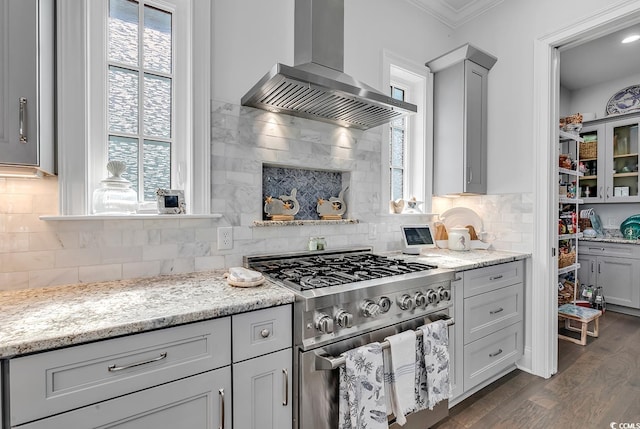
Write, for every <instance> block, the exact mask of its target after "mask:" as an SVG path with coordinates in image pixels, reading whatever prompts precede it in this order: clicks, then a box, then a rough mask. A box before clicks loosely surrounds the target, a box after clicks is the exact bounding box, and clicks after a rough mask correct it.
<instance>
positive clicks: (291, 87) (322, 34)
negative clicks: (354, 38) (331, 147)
mask: <svg viewBox="0 0 640 429" xmlns="http://www.w3.org/2000/svg"><path fill="white" fill-rule="evenodd" d="M295 16H296V22H295V62H296V65H295V66H294V67H290V66H287V65H284V64H281V63H278V64H276V65H275V66H273V67H272V68H271V70H270V71H269V72H268V73H267V74H266V75H265V76H264V77H263V78H262V79H260V81H259V82H258V83H257V84H256V85H254V86H253V88H251V90H249V92H247V94H245V96H244V97H242V101H241V103H242V105H243V106H252V107H257V108H260V109H264V110H268V111H272V112H278V113H285V114H288V115H293V116H300V117H303V118H307V119H315V120H319V121H323V122H328V123H331V124H336V125H340V126H343V127H352V128H357V129H361V130H366V129H369V128H373V127H377V126H379V125H382V124H385V123H388V122H391V121H392V120H394V119H397V118H400V117H402V116H407V115H409V114H412V113H415V112H416V111H417V106H415V105H413V104H411V103H407V102H403V101H399V100H395V99H393V98H391V97H389V96H387V95H385V94H383V93H381V92H380V91H378V90H376V89H374V88H372V87H370V86H368V85H366V84H364V83H362V82H359V81H358V80H356V79H354V78H353V77H351V76H349V75H347V74H345V73H344V72H343V63H344V58H343V56H344V0H296V2H295Z"/></svg>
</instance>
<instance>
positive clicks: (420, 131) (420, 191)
mask: <svg viewBox="0 0 640 429" xmlns="http://www.w3.org/2000/svg"><path fill="white" fill-rule="evenodd" d="M382 79H383V87H384V88H390V87H391V85H394V86H397V87H400V88H403V89H405V101H407V102H409V103H412V104H415V105H416V106H418V111H417V112H416V113H415V114H414V115H411V116H409V117H408V123H407V142H406V152H405V177H404V181H405V183H404V192H405V195H404V197H403V198H405V199H409V198H411V197H416V199H417V200H418V201H424V204H423V205H422V206H421V208H422V211H423V212H424V213H429V212H430V211H431V196H432V194H433V135H432V133H431V132H430V131H431V130H433V118H432V117H431V115H428V114H427V113H428V112H432V111H433V108H432V107H433V77H432V75H431V73H430V72H429V70H428V69H427V68H426V67H425V66H424V65H420V64H416V63H414V62H412V61H410V60H407V59H405V58H402V57H401V56H399V55H397V54H395V53H392V52H390V51H386V50H385V51H383V76H382ZM389 144H390V127H384V132H383V148H382V163H383V169H382V170H383V174H382V196H383V197H382V203H381V210H382V211H383V212H384V213H388V212H389V204H388V201H389V200H390V199H391V195H390V189H389V188H390V183H391V178H390V168H389Z"/></svg>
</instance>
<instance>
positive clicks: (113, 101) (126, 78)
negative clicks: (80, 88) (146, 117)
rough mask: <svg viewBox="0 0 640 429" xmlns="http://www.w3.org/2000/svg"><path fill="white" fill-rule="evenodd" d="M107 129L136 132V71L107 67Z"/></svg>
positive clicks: (129, 132)
mask: <svg viewBox="0 0 640 429" xmlns="http://www.w3.org/2000/svg"><path fill="white" fill-rule="evenodd" d="M109 131H112V132H121V133H128V134H136V133H137V132H138V72H135V71H131V70H125V69H123V68H120V67H113V66H111V67H109Z"/></svg>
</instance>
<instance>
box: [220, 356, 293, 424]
mask: <svg viewBox="0 0 640 429" xmlns="http://www.w3.org/2000/svg"><path fill="white" fill-rule="evenodd" d="M291 354H292V350H291V349H290V348H289V349H285V350H281V351H279V352H276V353H271V354H268V355H264V356H261V357H257V358H254V359H249V360H246V361H244V362H241V363H238V364H234V365H233V398H234V400H233V425H234V427H236V428H239V429H284V428H290V427H291V425H292V414H291V359H292V356H291Z"/></svg>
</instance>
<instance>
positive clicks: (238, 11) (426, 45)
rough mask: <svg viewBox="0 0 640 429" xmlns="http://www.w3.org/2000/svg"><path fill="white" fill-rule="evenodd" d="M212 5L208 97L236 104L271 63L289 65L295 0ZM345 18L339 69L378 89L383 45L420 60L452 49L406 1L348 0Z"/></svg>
mask: <svg viewBox="0 0 640 429" xmlns="http://www.w3.org/2000/svg"><path fill="white" fill-rule="evenodd" d="M212 9H213V10H212V15H213V16H212V22H213V25H214V27H213V59H212V62H213V65H212V98H213V99H214V100H216V101H221V102H227V103H233V104H240V98H241V97H242V96H243V95H244V94H245V93H246V92H247V91H248V90H249V89H250V88H251V87H252V86H253V85H254V84H255V83H256V82H257V81H258V80H259V79H260V78H261V77H262V76H263V75H264V74H266V73H267V71H268V70H269V69H270V68H271V67H272V66H273V65H274V64H275V63H277V62H281V63H283V64H286V65H293V53H294V47H293V37H294V34H293V25H294V16H293V15H294V1H293V0H268V1H264V0H233V1H231V0H225V1H215V2H214V3H213V8H212ZM344 21H345V23H344V25H345V47H344V50H345V58H344V71H345V72H346V73H348V74H350V75H352V76H353V77H354V78H356V79H358V80H361V81H362V82H364V83H366V84H368V85H370V86H373V87H374V88H377V89H380V90H382V88H381V83H382V52H383V50H384V49H387V50H390V51H391V52H394V53H396V54H397V55H399V56H401V57H404V58H406V59H408V60H410V61H413V62H416V63H419V64H424V63H425V62H426V61H427V60H429V59H431V58H433V57H435V56H438V55H440V54H442V53H443V52H446V51H447V50H449V49H451V48H452V47H453V41H452V38H451V36H452V35H451V31H452V30H451V29H450V28H448V27H446V26H445V25H444V24H442V23H441V22H440V21H438V20H436V19H435V18H433V17H431V15H428V14H426V13H424V12H422V11H420V10H419V9H417V8H416V7H414V6H411V5H410V4H409V3H408V2H405V1H398V0H347V1H345V17H344ZM385 92H386V91H385Z"/></svg>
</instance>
